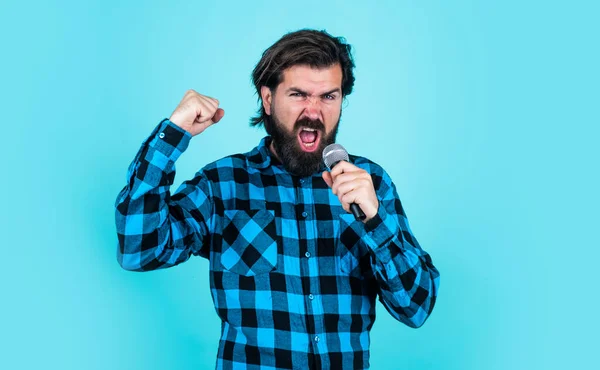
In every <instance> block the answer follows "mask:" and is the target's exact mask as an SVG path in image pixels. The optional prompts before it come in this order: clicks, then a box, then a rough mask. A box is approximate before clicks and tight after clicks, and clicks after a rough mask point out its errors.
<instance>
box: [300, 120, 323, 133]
mask: <svg viewBox="0 0 600 370" xmlns="http://www.w3.org/2000/svg"><path fill="white" fill-rule="evenodd" d="M300 127H308V128H312V129H315V130H319V131H323V132H325V125H324V124H323V122H321V120H319V119H316V120H312V119H310V118H306V117H305V118H301V119H299V120H298V121H296V123H295V124H294V131H297V130H299V129H300Z"/></svg>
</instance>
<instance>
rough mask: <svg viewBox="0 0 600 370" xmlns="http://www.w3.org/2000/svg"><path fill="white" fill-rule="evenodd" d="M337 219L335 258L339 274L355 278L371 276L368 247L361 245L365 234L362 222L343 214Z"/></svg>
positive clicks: (348, 214) (351, 215)
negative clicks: (337, 259)
mask: <svg viewBox="0 0 600 370" xmlns="http://www.w3.org/2000/svg"><path fill="white" fill-rule="evenodd" d="M338 217H339V218H338V219H339V228H338V233H339V235H338V238H337V240H338V243H337V256H338V258H339V266H340V270H341V272H342V273H344V274H346V275H350V276H354V277H357V278H366V277H369V276H372V275H373V272H372V268H371V255H370V254H369V251H368V249H367V248H368V247H367V246H366V245H365V244H364V243H361V238H362V237H363V236H364V234H365V230H364V226H363V225H362V222H360V221H356V219H355V218H354V215H353V214H351V213H343V214H340V215H339V216H338Z"/></svg>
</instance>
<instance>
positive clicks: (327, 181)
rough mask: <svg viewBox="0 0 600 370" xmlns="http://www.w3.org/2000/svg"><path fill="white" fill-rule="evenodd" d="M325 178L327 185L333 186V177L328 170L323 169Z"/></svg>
mask: <svg viewBox="0 0 600 370" xmlns="http://www.w3.org/2000/svg"><path fill="white" fill-rule="evenodd" d="M322 176H323V180H325V183H326V184H327V186H329V187H331V186H332V185H333V179H332V178H331V174H330V173H329V172H327V171H323V175H322Z"/></svg>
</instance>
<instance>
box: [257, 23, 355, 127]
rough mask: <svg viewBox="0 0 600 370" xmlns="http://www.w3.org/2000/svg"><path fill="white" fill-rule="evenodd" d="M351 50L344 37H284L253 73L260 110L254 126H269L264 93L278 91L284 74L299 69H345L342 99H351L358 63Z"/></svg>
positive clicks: (302, 33) (324, 34)
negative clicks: (268, 90) (347, 97)
mask: <svg viewBox="0 0 600 370" xmlns="http://www.w3.org/2000/svg"><path fill="white" fill-rule="evenodd" d="M351 52H352V50H351V46H350V45H349V44H347V43H346V40H345V39H344V38H343V37H333V36H331V35H330V34H329V33H327V32H326V31H324V30H323V31H317V30H309V29H303V30H299V31H295V32H290V33H288V34H286V35H284V36H283V37H282V38H281V39H279V40H278V41H277V42H276V43H274V44H273V45H272V46H271V47H269V48H268V49H267V50H265V51H264V53H263V55H262V58H261V59H260V61H259V62H258V64H257V65H256V67H254V70H253V71H252V82H253V83H254V87H255V88H256V93H257V94H258V102H259V105H260V108H259V110H258V112H257V115H256V116H255V117H252V119H251V120H250V125H251V126H257V125H260V124H264V123H268V121H269V119H270V117H269V115H267V114H266V112H265V109H264V107H263V105H262V98H261V94H260V90H261V87H262V86H267V87H268V88H269V89H270V90H271V91H275V89H276V88H277V86H278V85H279V84H280V83H281V80H282V77H283V71H284V70H286V69H287V68H290V67H292V66H296V65H307V66H310V67H312V68H327V67H330V66H333V65H335V64H339V65H340V67H341V68H342V97H346V96H347V95H350V93H351V92H352V87H353V86H354V73H353V69H354V60H353V58H352V53H351Z"/></svg>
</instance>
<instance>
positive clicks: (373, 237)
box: [116, 119, 439, 369]
mask: <svg viewBox="0 0 600 370" xmlns="http://www.w3.org/2000/svg"><path fill="white" fill-rule="evenodd" d="M190 139H191V136H190V135H189V134H188V133H187V132H185V131H184V130H182V129H180V128H179V127H177V126H176V125H174V124H173V123H172V122H170V121H169V120H166V119H165V120H163V121H162V122H161V123H160V124H159V125H158V126H157V127H156V128H155V130H154V131H153V132H152V134H151V135H150V137H149V138H148V139H147V140H145V141H144V143H143V144H142V146H141V148H140V150H139V151H138V153H137V155H136V157H135V159H134V161H133V162H132V164H131V165H130V166H129V170H128V173H127V185H126V186H125V187H124V188H123V190H122V191H121V192H120V193H119V195H118V197H117V200H116V226H117V235H118V239H119V246H118V249H117V258H118V261H119V263H120V264H121V266H122V267H123V268H125V269H127V270H133V271H148V270H155V269H159V268H166V267H171V266H175V265H177V264H179V263H182V262H184V261H186V260H187V259H189V258H190V256H191V255H195V256H202V257H204V258H207V259H209V261H210V262H209V265H210V285H211V293H212V298H213V302H214V305H215V309H216V312H217V314H218V315H219V317H220V318H221V320H222V331H221V338H220V341H219V347H218V351H217V361H216V367H217V368H218V369H313V368H314V369H342V368H343V369H364V368H369V344H370V342H369V341H370V339H369V331H370V329H371V327H372V325H373V323H374V321H375V303H376V301H377V299H379V300H380V301H381V302H382V303H383V305H384V307H385V308H386V309H387V311H388V312H389V313H390V314H391V315H392V316H393V317H394V318H396V319H397V320H399V321H400V322H402V323H404V324H406V325H408V326H411V327H419V326H421V325H422V324H423V323H424V322H425V321H426V319H427V318H428V317H429V315H430V314H431V311H432V310H433V307H434V305H435V300H436V296H437V291H438V287H439V272H438V270H437V269H436V268H435V267H434V265H433V263H432V261H431V258H430V256H429V254H427V253H426V252H425V251H424V250H423V249H422V248H421V247H420V245H419V243H418V242H417V239H416V238H415V237H414V235H413V233H412V232H411V230H410V227H409V224H408V220H407V218H406V215H405V213H404V210H403V208H402V204H401V202H400V199H399V197H398V194H397V192H396V188H395V186H394V184H393V183H392V181H391V179H390V177H389V176H388V175H387V173H386V172H385V171H384V170H383V169H382V168H381V167H380V166H378V165H377V164H375V163H373V162H371V161H369V160H368V159H366V158H363V157H358V156H353V155H351V156H350V161H351V162H352V163H354V164H355V165H356V166H358V167H361V168H363V169H365V170H366V171H368V172H369V173H370V174H371V176H372V179H373V183H374V186H375V190H376V192H377V196H378V197H379V203H380V206H379V211H378V213H377V215H376V216H375V217H374V218H373V219H371V220H369V222H367V223H366V224H363V223H362V222H359V221H356V220H355V219H354V217H353V216H352V215H351V214H348V213H346V212H345V211H344V210H343V208H342V206H341V204H340V202H339V200H338V198H337V197H336V196H335V195H334V194H333V193H332V192H331V189H329V187H328V186H327V184H326V183H325V182H324V181H323V179H322V178H321V172H322V171H323V170H324V168H321V170H320V171H318V172H317V173H315V174H313V175H312V176H308V177H305V178H299V177H296V176H292V175H290V174H289V173H288V172H286V171H285V169H284V168H283V166H282V165H281V163H279V162H278V161H277V159H276V158H274V157H272V156H271V155H270V152H269V149H268V145H269V142H270V141H269V140H270V137H265V138H264V139H262V141H261V142H260V144H259V145H258V146H257V147H256V148H254V149H253V150H252V151H250V152H248V153H245V154H235V155H232V156H228V157H226V158H223V159H220V160H218V161H216V162H213V163H211V164H208V165H207V166H205V167H204V168H203V169H201V170H200V171H199V172H198V173H196V175H195V176H194V178H193V179H191V180H189V181H185V182H184V183H183V184H182V185H181V186H180V187H179V188H178V189H177V191H176V192H175V193H173V194H172V195H171V193H170V191H169V187H170V186H171V185H172V184H173V180H174V175H175V161H176V160H177V159H178V158H179V156H180V155H181V154H182V153H183V152H184V151H185V149H186V148H187V146H188V144H189V141H190Z"/></svg>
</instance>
